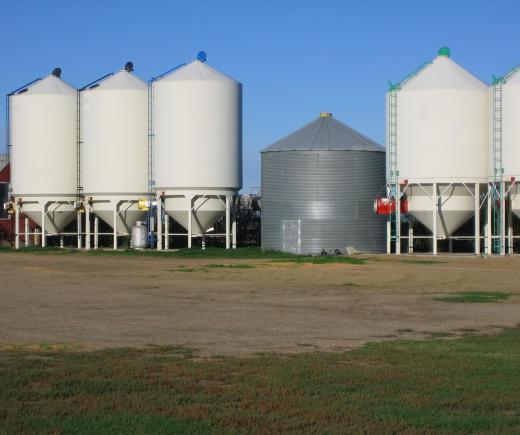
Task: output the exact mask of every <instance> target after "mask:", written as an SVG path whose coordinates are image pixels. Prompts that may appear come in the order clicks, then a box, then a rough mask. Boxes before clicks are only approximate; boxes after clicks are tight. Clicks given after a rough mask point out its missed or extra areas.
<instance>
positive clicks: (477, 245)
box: [474, 183, 480, 255]
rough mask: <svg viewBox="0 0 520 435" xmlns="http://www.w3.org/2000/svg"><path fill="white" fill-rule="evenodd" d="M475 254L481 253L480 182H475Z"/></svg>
mask: <svg viewBox="0 0 520 435" xmlns="http://www.w3.org/2000/svg"><path fill="white" fill-rule="evenodd" d="M474 204H475V209H474V213H475V231H474V237H475V243H474V246H475V255H480V184H478V183H475V203H474Z"/></svg>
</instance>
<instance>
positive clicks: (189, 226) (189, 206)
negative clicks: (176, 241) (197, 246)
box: [186, 196, 193, 248]
mask: <svg viewBox="0 0 520 435" xmlns="http://www.w3.org/2000/svg"><path fill="white" fill-rule="evenodd" d="M186 199H187V200H188V201H189V204H188V248H191V234H192V231H191V213H192V211H191V208H192V201H193V198H192V197H191V196H190V197H188V198H186Z"/></svg>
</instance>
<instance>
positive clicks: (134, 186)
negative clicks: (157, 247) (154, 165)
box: [80, 62, 148, 234]
mask: <svg viewBox="0 0 520 435" xmlns="http://www.w3.org/2000/svg"><path fill="white" fill-rule="evenodd" d="M132 71H133V65H132V63H131V62H128V63H127V65H126V67H125V69H123V70H121V71H119V72H117V73H115V74H113V75H111V76H110V77H108V78H105V79H103V80H101V81H99V82H97V83H95V84H94V85H92V86H90V87H88V88H86V89H84V90H82V91H81V96H80V105H81V118H80V119H81V134H80V136H81V141H82V146H81V166H82V173H81V179H82V185H83V192H84V195H85V200H86V202H87V206H90V207H91V210H92V212H93V213H94V214H95V215H97V216H99V217H100V218H101V219H102V220H103V221H105V222H106V223H107V224H108V225H110V226H111V227H112V228H113V230H114V233H115V234H130V230H131V228H132V226H133V225H134V224H135V222H136V221H137V220H142V219H144V217H145V214H146V212H145V211H143V210H140V209H139V207H138V202H139V199H140V198H143V197H146V195H147V191H148V175H147V158H148V157H147V156H148V92H147V84H146V82H144V81H143V80H141V79H140V78H138V77H136V76H135V75H134V74H132Z"/></svg>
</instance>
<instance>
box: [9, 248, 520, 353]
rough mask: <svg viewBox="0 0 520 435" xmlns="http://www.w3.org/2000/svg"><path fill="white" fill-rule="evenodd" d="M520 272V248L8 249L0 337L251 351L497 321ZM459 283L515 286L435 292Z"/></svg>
mask: <svg viewBox="0 0 520 435" xmlns="http://www.w3.org/2000/svg"><path fill="white" fill-rule="evenodd" d="M223 264H224V265H230V264H233V265H237V264H238V265H239V267H227V268H223V267H221V265H223ZM244 264H247V265H250V267H249V268H246V267H247V266H243V265H244ZM208 265H210V266H209V267H208ZM519 280H520V258H518V257H511V258H470V257H439V258H436V259H431V258H428V257H408V258H406V257H401V258H397V257H386V256H379V257H370V259H369V260H368V262H367V263H366V264H362V265H353V264H342V263H340V264H294V263H287V262H275V261H269V260H237V259H233V260H230V259H227V260H224V259H222V260H221V259H208V260H195V259H183V258H157V257H126V256H90V255H87V254H79V253H78V254H70V255H67V254H51V253H39V254H35V253H24V254H22V253H20V254H19V253H2V254H0V343H2V344H4V345H8V344H13V343H15V344H38V343H42V342H46V343H68V344H75V345H79V346H81V347H86V348H101V347H118V346H142V345H147V344H172V345H184V346H189V347H192V348H196V349H199V350H200V352H201V353H202V354H250V353H253V352H265V351H276V352H298V351H309V350H313V349H320V350H343V349H349V348H352V347H356V346H359V345H361V344H363V343H366V342H369V341H380V340H388V339H395V338H421V337H431V336H436V335H443V334H446V335H448V336H449V335H453V336H457V335H462V334H467V333H472V332H492V331H495V330H497V329H499V328H502V327H508V326H513V325H515V324H518V323H520V284H519ZM458 291H501V292H507V293H512V294H513V295H512V296H511V297H510V298H509V299H508V300H506V301H502V302H496V303H485V304H458V303H446V302H440V301H435V300H433V298H434V297H436V296H439V295H442V294H444V293H450V292H458Z"/></svg>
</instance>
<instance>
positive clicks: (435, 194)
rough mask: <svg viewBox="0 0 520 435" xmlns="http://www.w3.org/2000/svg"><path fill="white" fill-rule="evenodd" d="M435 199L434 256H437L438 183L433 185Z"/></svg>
mask: <svg viewBox="0 0 520 435" xmlns="http://www.w3.org/2000/svg"><path fill="white" fill-rule="evenodd" d="M432 197H433V207H432V209H433V235H432V254H433V255H437V211H438V209H439V197H438V195H437V183H433V185H432Z"/></svg>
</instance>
